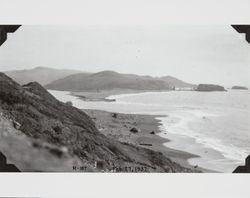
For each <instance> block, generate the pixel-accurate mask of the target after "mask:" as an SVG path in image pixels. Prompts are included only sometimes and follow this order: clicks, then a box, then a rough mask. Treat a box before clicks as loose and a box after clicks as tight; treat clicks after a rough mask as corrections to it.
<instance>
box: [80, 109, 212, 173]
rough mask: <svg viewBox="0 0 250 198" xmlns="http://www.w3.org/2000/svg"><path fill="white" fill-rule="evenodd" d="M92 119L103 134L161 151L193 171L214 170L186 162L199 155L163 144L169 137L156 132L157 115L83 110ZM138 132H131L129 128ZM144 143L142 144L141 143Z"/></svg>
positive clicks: (157, 125)
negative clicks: (163, 136)
mask: <svg viewBox="0 0 250 198" xmlns="http://www.w3.org/2000/svg"><path fill="white" fill-rule="evenodd" d="M84 112H86V113H87V114H88V115H89V116H90V117H91V118H92V120H93V121H94V122H95V123H96V126H97V128H98V129H99V131H100V132H101V133H103V134H104V135H105V136H108V137H110V138H112V139H115V140H118V141H120V142H125V143H129V144H133V145H135V146H138V147H144V148H148V149H152V150H154V151H158V152H161V153H162V154H163V155H165V156H166V157H167V158H170V159H171V160H173V161H174V162H176V163H178V164H180V165H182V166H184V167H186V168H190V169H193V170H194V171H197V170H199V171H202V172H214V171H211V170H207V169H203V168H201V167H199V166H198V167H197V166H193V165H190V164H189V163H188V161H187V160H188V159H190V158H194V157H199V156H197V155H194V154H191V153H187V152H184V151H179V150H175V149H171V148H168V147H166V146H164V145H163V144H164V143H166V142H169V141H170V140H169V139H166V138H162V137H160V136H159V135H158V134H159V133H160V132H161V131H160V129H159V126H160V121H159V120H158V119H157V117H160V116H157V115H138V114H122V113H111V112H106V111H100V110H85V109H84ZM133 128H134V129H135V131H138V132H131V129H133ZM141 144H144V145H141Z"/></svg>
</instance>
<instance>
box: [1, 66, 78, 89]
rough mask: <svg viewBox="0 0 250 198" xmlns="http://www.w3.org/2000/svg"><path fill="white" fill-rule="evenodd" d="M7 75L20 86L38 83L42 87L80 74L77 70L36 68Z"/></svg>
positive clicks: (7, 72) (14, 71)
mask: <svg viewBox="0 0 250 198" xmlns="http://www.w3.org/2000/svg"><path fill="white" fill-rule="evenodd" d="M4 73H5V74H6V75H8V76H10V77H11V78H13V79H14V80H15V81H16V82H18V83H19V84H21V85H23V84H27V83H29V82H33V81H36V82H38V83H40V84H41V85H45V84H48V83H50V82H52V81H55V80H57V79H60V78H64V77H66V76H68V75H71V74H75V73H79V71H76V70H66V69H53V68H47V67H36V68H34V69H25V70H13V71H6V72H4Z"/></svg>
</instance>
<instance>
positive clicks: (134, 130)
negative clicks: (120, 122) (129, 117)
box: [130, 127, 139, 133]
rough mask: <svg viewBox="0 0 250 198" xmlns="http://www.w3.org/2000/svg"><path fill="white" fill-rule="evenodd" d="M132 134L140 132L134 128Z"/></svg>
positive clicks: (131, 130)
mask: <svg viewBox="0 0 250 198" xmlns="http://www.w3.org/2000/svg"><path fill="white" fill-rule="evenodd" d="M130 132H132V133H138V132H139V131H138V129H137V128H135V127H133V128H132V129H130Z"/></svg>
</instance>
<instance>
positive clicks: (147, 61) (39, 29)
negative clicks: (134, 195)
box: [0, 25, 250, 86]
mask: <svg viewBox="0 0 250 198" xmlns="http://www.w3.org/2000/svg"><path fill="white" fill-rule="evenodd" d="M37 66H44V67H53V68H67V69H77V70H82V71H90V72H98V71H102V70H115V71H117V72H121V73H135V74H146V75H152V76H164V75H171V76H175V77H177V78H180V79H182V80H184V81H187V82H190V83H197V84H198V83H216V84H221V85H224V86H232V85H246V86H250V80H249V76H250V45H249V44H248V43H247V42H246V41H245V38H244V35H241V34H238V33H237V32H236V31H235V30H234V29H233V28H232V27H231V26H229V25H228V26H188V25H186V26H168V25H157V26H149V25H144V26H132V25H131V26H126V25H122V26H86V25H85V26H84V25H82V26H22V27H21V28H20V29H18V30H17V31H16V32H15V33H14V34H9V39H8V40H7V42H5V43H4V44H3V45H2V46H1V47H0V70H1V71H6V70H17V69H29V68H34V67H37Z"/></svg>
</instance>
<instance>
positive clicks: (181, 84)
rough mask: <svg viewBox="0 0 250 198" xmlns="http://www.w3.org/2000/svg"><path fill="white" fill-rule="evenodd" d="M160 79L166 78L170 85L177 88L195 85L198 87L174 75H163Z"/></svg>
mask: <svg viewBox="0 0 250 198" xmlns="http://www.w3.org/2000/svg"><path fill="white" fill-rule="evenodd" d="M159 79H161V80H164V81H165V82H166V83H168V84H169V85H170V86H172V87H176V88H177V87H178V88H194V87H196V85H194V84H190V83H186V82H184V81H182V80H179V79H177V78H175V77H172V76H163V77H160V78H159Z"/></svg>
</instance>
